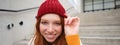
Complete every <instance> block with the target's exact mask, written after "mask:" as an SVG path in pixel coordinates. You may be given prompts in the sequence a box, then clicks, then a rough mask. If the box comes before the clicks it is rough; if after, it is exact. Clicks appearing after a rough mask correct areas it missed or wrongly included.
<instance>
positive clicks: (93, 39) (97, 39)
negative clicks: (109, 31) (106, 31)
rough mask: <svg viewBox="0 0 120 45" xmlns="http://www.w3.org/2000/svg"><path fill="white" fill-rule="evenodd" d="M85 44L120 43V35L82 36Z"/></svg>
mask: <svg viewBox="0 0 120 45" xmlns="http://www.w3.org/2000/svg"><path fill="white" fill-rule="evenodd" d="M81 41H82V43H83V45H120V37H81Z"/></svg>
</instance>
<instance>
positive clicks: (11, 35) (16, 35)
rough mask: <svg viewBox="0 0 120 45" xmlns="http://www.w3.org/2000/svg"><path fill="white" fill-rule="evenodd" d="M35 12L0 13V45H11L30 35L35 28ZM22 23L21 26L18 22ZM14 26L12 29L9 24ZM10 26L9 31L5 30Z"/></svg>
mask: <svg viewBox="0 0 120 45" xmlns="http://www.w3.org/2000/svg"><path fill="white" fill-rule="evenodd" d="M36 14H37V10H36V9H33V10H28V11H24V12H0V45H13V43H14V42H16V41H19V40H21V39H25V38H26V37H28V36H29V35H30V34H32V33H33V32H34V31H33V30H34V27H35V15H36ZM21 21H23V25H22V26H21V25H20V24H19V22H21ZM12 23H13V24H14V27H12V26H11V24H12ZM8 24H10V27H11V29H7V25H8Z"/></svg>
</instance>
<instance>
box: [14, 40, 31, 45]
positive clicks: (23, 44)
mask: <svg viewBox="0 0 120 45" xmlns="http://www.w3.org/2000/svg"><path fill="white" fill-rule="evenodd" d="M29 41H30V40H26V39H23V40H20V41H16V42H15V43H14V45H28V42H29Z"/></svg>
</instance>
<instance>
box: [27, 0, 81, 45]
mask: <svg viewBox="0 0 120 45" xmlns="http://www.w3.org/2000/svg"><path fill="white" fill-rule="evenodd" d="M65 13H66V12H65V9H64V8H63V6H62V5H61V4H60V3H59V1H58V0H45V2H44V3H42V5H41V6H40V8H39V10H38V14H37V16H36V20H37V22H36V32H35V35H34V38H33V39H32V40H31V41H30V43H29V44H28V45H80V38H79V35H78V32H79V29H78V28H79V23H80V19H79V18H78V17H67V15H66V14H65Z"/></svg>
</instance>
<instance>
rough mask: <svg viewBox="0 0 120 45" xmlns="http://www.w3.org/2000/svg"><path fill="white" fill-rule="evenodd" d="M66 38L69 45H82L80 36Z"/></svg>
mask: <svg viewBox="0 0 120 45" xmlns="http://www.w3.org/2000/svg"><path fill="white" fill-rule="evenodd" d="M65 38H66V41H67V44H68V45H80V43H81V42H80V38H79V35H78V34H76V35H69V36H66V37H65Z"/></svg>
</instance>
